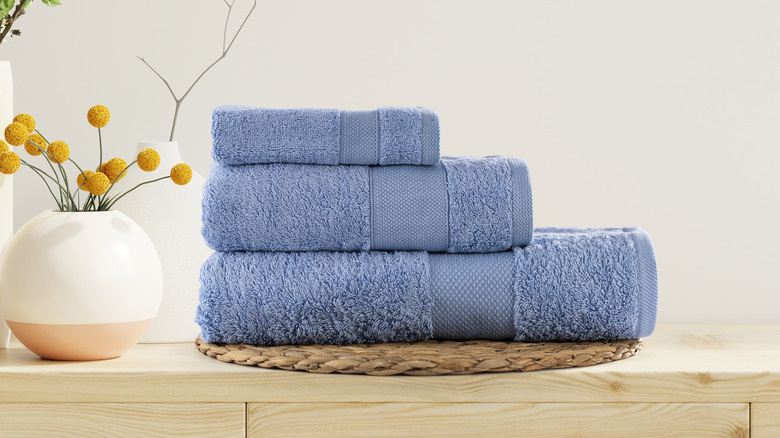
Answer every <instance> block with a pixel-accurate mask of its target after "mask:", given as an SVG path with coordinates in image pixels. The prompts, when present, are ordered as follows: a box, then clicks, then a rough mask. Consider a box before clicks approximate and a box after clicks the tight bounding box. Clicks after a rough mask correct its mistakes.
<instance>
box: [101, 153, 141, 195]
mask: <svg viewBox="0 0 780 438" xmlns="http://www.w3.org/2000/svg"><path fill="white" fill-rule="evenodd" d="M137 162H138V160H135V161H133V162H132V163H130V164H128V165H127V166H125V168H124V169H122V172H120V173H119V175H117V176H116V178H114V181H113V182H112V183H111V185H110V186H109V187H108V190H106V193H103V196H108V192H110V191H111V189H113V188H114V184H116V183H117V182H118V181H119V180H120V179H121V178H122V176H123V175H124V174H125V173H127V170H128V169H130V166H132V165H133V164H135V163H137Z"/></svg>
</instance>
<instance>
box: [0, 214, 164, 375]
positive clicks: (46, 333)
mask: <svg viewBox="0 0 780 438" xmlns="http://www.w3.org/2000/svg"><path fill="white" fill-rule="evenodd" d="M161 296H162V269H161V267H160V260H159V258H158V256H157V251H156V250H155V248H154V245H153V244H152V242H151V240H150V239H149V237H148V236H147V235H146V233H144V231H143V230H142V229H141V228H140V227H139V226H138V225H137V224H136V223H135V222H134V221H133V220H131V219H130V218H129V217H127V216H126V215H124V214H123V213H120V212H118V211H102V212H73V213H70V212H57V211H44V212H42V213H40V214H38V215H36V216H35V217H33V218H32V219H31V220H30V221H29V222H27V223H26V224H24V226H22V228H21V229H20V230H19V231H18V232H17V233H16V235H15V236H14V238H13V239H12V240H11V243H10V245H9V246H8V248H7V250H6V254H5V257H4V258H3V260H2V262H0V311H2V314H3V317H4V318H5V320H6V322H7V323H8V325H9V326H10V327H11V331H12V332H13V333H14V334H15V335H16V337H17V338H18V339H19V341H20V342H21V343H22V344H24V345H25V346H26V347H27V348H29V349H30V350H31V351H32V352H33V353H35V354H37V355H38V356H41V357H43V358H45V359H56V360H100V359H110V358H114V357H118V356H119V355H121V354H122V353H124V352H125V351H126V350H128V349H129V348H130V347H132V346H133V345H135V344H136V343H137V342H138V341H139V340H140V339H141V337H142V336H143V335H144V333H145V332H146V330H147V329H148V328H149V326H151V325H152V321H153V320H154V317H155V315H156V314H157V310H158V308H159V306H160V299H161Z"/></svg>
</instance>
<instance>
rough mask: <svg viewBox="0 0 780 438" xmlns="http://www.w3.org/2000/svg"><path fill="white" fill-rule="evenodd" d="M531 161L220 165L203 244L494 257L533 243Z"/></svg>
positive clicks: (212, 176)
mask: <svg viewBox="0 0 780 438" xmlns="http://www.w3.org/2000/svg"><path fill="white" fill-rule="evenodd" d="M531 216H532V208H531V184H530V180H529V176H528V168H527V166H526V163H525V161H523V160H520V159H514V158H504V157H487V158H473V157H461V158H444V159H442V161H441V162H439V163H438V164H436V165H435V166H318V165H304V164H254V165H244V166H224V165H220V164H214V166H213V167H212V169H211V172H210V173H209V176H208V179H207V181H206V186H205V188H204V195H203V237H204V238H205V239H206V243H207V244H208V245H209V246H210V247H211V248H213V249H215V250H217V251H362V250H371V249H373V250H390V251H395V250H403V251H414V250H420V251H431V252H453V253H472V252H495V251H506V250H508V249H509V248H511V247H514V246H524V245H527V244H528V243H529V242H530V241H531V234H532V232H533V228H532V217H531Z"/></svg>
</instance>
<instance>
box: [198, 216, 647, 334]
mask: <svg viewBox="0 0 780 438" xmlns="http://www.w3.org/2000/svg"><path fill="white" fill-rule="evenodd" d="M657 296H658V286H657V275H656V265H655V255H654V253H653V247H652V244H651V242H650V239H649V237H648V236H647V234H646V233H645V232H644V231H643V230H641V229H639V228H626V229H583V230H575V229H543V230H537V231H536V233H535V236H534V241H533V242H532V244H531V245H529V246H527V247H526V248H515V249H513V250H511V251H504V252H499V253H492V254H428V253H425V252H401V251H398V252H379V251H370V252H359V253H346V252H311V253H266V252H234V253H215V254H214V255H213V256H212V257H211V258H210V259H209V260H208V261H207V262H206V263H205V264H204V265H203V268H202V270H201V291H200V300H201V303H200V306H199V308H198V313H197V318H196V319H197V322H198V324H200V326H201V330H202V333H201V337H202V338H203V340H204V341H206V342H217V343H248V344H258V345H285V344H312V343H320V344H351V343H377V342H408V341H416V340H424V339H430V338H435V339H495V340H507V339H514V340H517V341H596V340H614V339H634V338H639V337H644V336H648V335H650V334H651V333H652V332H653V329H654V326H655V314H656V306H657Z"/></svg>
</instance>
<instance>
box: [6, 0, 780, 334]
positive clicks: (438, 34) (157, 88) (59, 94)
mask: <svg viewBox="0 0 780 438" xmlns="http://www.w3.org/2000/svg"><path fill="white" fill-rule="evenodd" d="M237 1H238V5H237V6H236V16H237V17H238V16H240V15H241V13H242V11H245V10H246V9H247V7H246V5H247V4H248V3H249V2H250V0H237ZM63 2H64V3H65V4H64V5H63V6H58V7H55V8H48V7H46V6H44V5H42V4H40V2H38V1H36V2H35V3H34V4H33V5H32V6H31V8H30V10H29V12H30V13H29V14H28V15H26V16H25V17H23V18H22V19H21V20H20V21H19V28H20V29H21V30H22V32H23V35H22V37H20V38H15V39H13V40H12V42H11V44H8V45H6V44H5V43H3V45H2V46H0V59H8V60H10V61H11V62H12V68H13V72H14V79H15V93H16V96H15V112H29V113H31V114H33V115H35V116H36V118H37V120H38V123H39V127H40V129H41V130H42V131H43V132H44V134H47V136H50V137H55V138H61V139H64V140H66V141H68V142H69V143H70V145H71V149H72V150H73V154H74V156H75V158H76V159H77V160H79V161H86V160H87V159H90V160H94V161H95V164H97V157H96V147H97V133H96V132H95V130H94V129H93V128H92V127H90V126H89V125H88V124H87V122H86V117H85V114H86V111H87V109H88V108H89V107H90V106H91V105H94V104H98V103H100V104H103V105H106V106H108V107H109V108H110V109H111V112H112V119H111V123H110V124H109V126H108V127H107V128H106V129H104V140H105V141H106V144H107V151H108V153H107V155H109V156H113V155H118V156H122V157H127V158H129V157H131V156H132V155H133V154H134V151H135V143H136V141H138V140H166V139H167V136H168V132H169V130H170V121H171V116H172V112H173V102H172V100H171V98H170V96H169V95H168V91H167V90H166V89H165V88H164V86H163V85H162V83H161V82H159V81H158V79H157V78H156V77H154V75H153V74H152V73H151V72H150V71H147V70H146V67H145V66H143V65H142V64H141V62H140V61H139V60H137V59H136V58H135V55H143V56H145V57H146V59H147V60H148V61H149V62H151V63H152V64H153V65H155V66H156V67H157V68H158V69H159V71H160V72H161V73H162V74H163V75H165V76H166V77H167V78H169V80H170V81H171V82H172V84H173V86H174V88H175V89H176V90H177V91H179V92H181V91H183V90H184V88H186V85H188V84H189V82H190V81H191V80H193V79H194V77H195V76H196V74H197V73H198V71H199V70H200V69H202V68H203V67H205V66H206V65H208V63H210V62H211V61H212V60H213V59H214V58H215V57H216V56H218V55H219V53H220V50H221V44H222V42H221V36H222V23H223V19H224V14H225V13H226V11H227V7H226V6H225V5H224V3H223V2H222V1H221V0H175V1H173V0H168V1H154V0H136V1H132V2H131V1H123V2H119V1H105V0H103V1H98V0H78V1H75V0H63ZM778 17H780V2H774V1H755V0H751V1H713V0H699V1H691V0H656V1H653V2H625V1H620V0H614V1H588V2H576V1H533V2H532V1H511V0H506V1H497V0H496V1H474V0H471V1H444V0H439V1H432V0H426V1H418V0H393V1H382V2H380V1H365V0H329V1H303V0H295V1H289V0H287V1H282V0H275V1H265V0H261V1H260V2H259V4H258V7H257V9H256V11H255V15H254V16H253V17H252V18H251V19H250V21H249V22H248V23H247V26H246V28H245V30H244V33H243V34H241V35H240V36H239V38H238V40H237V42H236V44H235V46H234V47H233V50H232V51H231V53H230V54H229V55H228V57H227V59H225V60H224V61H223V62H222V63H221V64H219V65H217V67H215V68H214V69H213V70H212V71H211V72H210V73H209V74H208V75H207V76H206V77H205V78H204V79H203V80H202V81H201V83H200V84H199V85H198V86H197V88H196V89H195V90H194V91H193V92H192V93H191V95H190V96H189V97H188V98H187V100H186V101H185V103H184V106H183V108H182V111H181V114H180V118H179V122H178V123H179V125H178V128H177V136H176V139H177V140H178V141H179V143H180V145H181V147H182V155H183V156H184V159H185V160H187V161H189V162H190V163H191V164H193V166H194V167H195V169H196V170H197V171H199V172H200V173H202V174H205V173H207V171H208V167H209V165H210V161H211V158H210V115H211V109H212V108H213V107H215V106H217V105H221V104H248V105H257V106H267V107H300V106H313V107H336V108H342V109H368V108H373V107H377V106H383V105H399V106H400V105H412V106H417V105H423V106H428V107H430V108H433V109H435V110H436V111H437V112H438V113H439V116H440V118H441V129H442V152H443V153H446V154H449V155H456V154H471V155H489V154H504V155H514V156H519V157H523V158H525V159H526V160H527V161H528V162H529V164H530V166H531V177H532V182H533V188H534V204H535V206H534V207H535V220H536V224H537V225H539V226H583V227H586V226H628V225H640V226H642V227H644V228H645V229H647V230H648V231H649V233H650V235H651V237H652V238H653V240H654V243H655V245H656V252H657V257H658V268H659V277H660V278H659V282H660V303H659V320H660V321H702V322H709V321H774V322H777V321H780V293H779V292H780V285H779V284H780V282H778V280H777V275H776V273H777V272H778V271H779V270H780V250H779V249H780V237H778V231H776V229H777V224H778V223H779V222H780V177H778V170H777V169H778V168H779V167H780V26H778V21H777V18H778ZM235 24H237V23H235ZM235 24H234V26H235ZM15 187H16V193H15V206H14V209H15V221H16V226H17V228H18V226H20V225H21V224H22V223H24V222H25V221H26V220H27V219H29V218H30V217H31V216H32V215H34V214H35V213H36V212H38V211H40V210H42V209H45V208H51V207H52V202H51V200H50V199H48V198H47V196H48V194H47V193H46V191H45V190H44V188H43V186H42V183H41V182H40V181H39V180H37V179H36V177H34V176H33V175H32V174H31V173H30V172H28V171H26V170H23V171H22V172H20V173H19V174H18V176H17V177H16V179H15ZM149 193H150V194H151V193H153V191H150V192H149Z"/></svg>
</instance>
